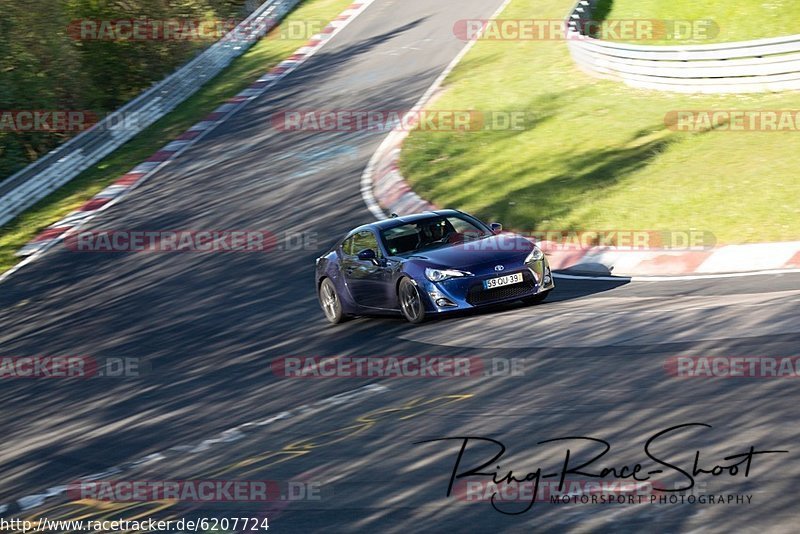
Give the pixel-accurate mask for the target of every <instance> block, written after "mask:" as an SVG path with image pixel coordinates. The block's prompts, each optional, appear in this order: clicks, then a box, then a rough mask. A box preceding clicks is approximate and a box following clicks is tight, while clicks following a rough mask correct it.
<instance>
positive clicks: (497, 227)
mask: <svg viewBox="0 0 800 534" xmlns="http://www.w3.org/2000/svg"><path fill="white" fill-rule="evenodd" d="M489 226H490V227H491V229H492V232H494V233H495V234H499V233H500V232H502V231H503V225H502V224H500V223H496V222H494V223H492V224H491V225H489Z"/></svg>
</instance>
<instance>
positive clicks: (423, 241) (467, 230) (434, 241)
mask: <svg viewBox="0 0 800 534" xmlns="http://www.w3.org/2000/svg"><path fill="white" fill-rule="evenodd" d="M490 235H492V233H491V232H489V231H488V230H486V229H485V228H482V227H481V226H478V225H477V224H475V223H473V222H471V221H468V220H467V219H464V218H461V217H456V216H449V217H431V218H428V219H423V220H420V221H415V222H413V223H409V224H404V225H402V226H396V227H394V228H389V229H387V230H383V231H381V238H382V239H383V243H384V245H385V246H386V250H388V251H389V254H391V255H393V256H403V255H408V254H415V253H417V252H421V251H424V250H430V249H433V248H439V247H443V246H449V245H456V244H459V243H464V242H467V241H474V240H476V239H482V238H484V237H488V236H490Z"/></svg>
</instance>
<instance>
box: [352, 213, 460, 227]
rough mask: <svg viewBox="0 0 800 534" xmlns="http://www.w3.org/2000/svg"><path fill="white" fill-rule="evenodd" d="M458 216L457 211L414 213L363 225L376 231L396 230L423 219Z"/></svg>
mask: <svg viewBox="0 0 800 534" xmlns="http://www.w3.org/2000/svg"><path fill="white" fill-rule="evenodd" d="M460 214H461V212H460V211H458V210H436V211H426V212H424V213H415V214H413V215H403V216H402V217H393V218H391V219H384V220H382V221H378V222H375V223H372V224H368V225H365V227H370V228H374V229H377V230H388V229H390V228H396V227H398V226H403V225H404V224H410V223H415V222H417V221H421V220H423V219H429V218H431V217H436V216H449V215H460Z"/></svg>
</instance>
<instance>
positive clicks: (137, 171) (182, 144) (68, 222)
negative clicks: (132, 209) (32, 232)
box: [0, 0, 375, 281]
mask: <svg viewBox="0 0 800 534" xmlns="http://www.w3.org/2000/svg"><path fill="white" fill-rule="evenodd" d="M374 1H375V0H364V1H363V2H357V3H354V4H351V5H350V6H349V7H348V8H347V9H345V10H344V11H343V12H342V13H341V14H340V15H339V16H338V17H336V18H335V19H334V20H333V21H331V22H330V24H328V25H327V26H326V27H325V28H324V29H323V30H322V31H321V32H320V33H319V34H317V35H314V36H313V37H311V39H310V40H309V41H308V42H307V43H305V44H304V45H303V46H301V47H300V48H298V49H297V50H295V51H294V53H293V54H291V55H290V56H289V57H288V58H287V59H285V60H283V61H282V62H280V63H279V64H277V65H276V66H274V67H273V68H272V69H271V70H270V71H269V72H267V73H266V74H264V75H263V76H261V77H260V78H259V79H258V80H256V81H255V82H254V83H252V84H251V85H250V86H249V87H248V88H247V89H245V90H243V91H242V92H240V93H239V94H238V95H236V96H235V97H233V98H230V99H228V100H227V101H226V102H225V103H223V104H222V105H221V106H219V107H218V108H217V109H215V110H214V111H213V112H211V113H210V114H209V115H208V116H206V117H205V118H204V119H203V120H201V121H200V122H198V123H197V124H195V125H194V126H192V127H191V128H189V129H188V130H187V131H186V132H184V133H183V134H182V135H180V136H179V137H178V138H176V139H174V140H173V141H171V142H170V143H168V144H167V145H165V146H164V147H162V148H161V149H160V150H158V151H157V152H156V153H155V154H153V155H152V156H151V157H149V158H148V159H147V160H145V161H144V162H142V163H140V164H139V165H137V166H136V167H134V168H133V169H131V170H130V171H129V172H128V173H126V174H125V175H123V176H121V177H120V178H119V179H118V180H116V181H115V182H114V183H113V184H111V185H109V186H108V187H106V188H105V189H103V190H102V191H101V192H100V193H98V194H97V195H95V196H94V197H93V198H92V199H91V200H89V201H87V202H86V203H85V204H84V205H83V206H81V207H80V208H78V209H77V210H76V211H73V212H72V213H70V214H69V215H67V216H66V217H64V218H63V219H61V220H60V221H58V222H56V223H53V224H51V225H50V226H49V227H47V228H46V229H45V230H44V231H42V232H41V233H40V234H39V235H37V236H36V237H35V238H34V239H33V240H31V241H30V242H29V243H28V244H26V245H25V246H24V247H22V249H20V250H19V251H18V252H17V253H16V255H17V256H20V257H26V258H27V259H25V260H24V261H22V262H20V263H19V264H17V265H16V266H14V267H13V268H12V269H10V270H9V271H7V272H6V273H4V274H3V275H2V276H0V281H2V280H4V279H5V278H7V277H8V276H10V275H11V274H12V273H14V272H15V271H16V270H18V269H19V268H21V267H22V266H24V265H26V264H28V263H30V262H31V261H33V260H35V259H36V258H37V257H39V256H40V255H41V254H42V253H44V252H45V251H46V250H48V249H49V248H50V247H52V246H53V245H55V244H57V243H58V242H59V241H61V240H63V239H64V238H66V237H68V236H69V235H72V234H74V233H75V232H76V231H77V230H78V229H79V228H80V227H81V226H83V225H84V224H85V223H86V222H88V221H89V220H90V219H92V218H93V217H94V216H95V215H97V214H98V213H100V212H102V211H103V210H105V209H108V208H109V207H111V206H113V205H114V204H116V203H117V202H119V201H121V200H122V199H123V198H124V197H125V196H126V195H127V194H128V193H130V192H131V191H132V190H133V189H135V188H136V187H138V186H140V185H142V184H143V183H144V182H145V181H147V180H148V179H149V178H150V177H152V176H153V175H154V174H156V173H157V172H158V171H159V170H160V169H161V168H163V167H164V166H166V165H168V164H169V163H170V162H172V161H174V160H175V159H176V158H177V157H178V156H180V155H181V154H182V153H183V152H185V151H186V150H187V149H189V148H190V147H191V146H192V145H194V144H196V143H197V142H199V141H200V140H201V139H202V138H203V137H205V136H206V135H208V134H209V133H210V132H211V131H212V130H214V129H215V128H216V127H217V126H219V125H220V124H222V123H224V122H225V121H226V120H228V119H229V118H230V117H231V116H232V115H234V114H235V113H237V112H239V111H240V110H242V109H243V108H244V107H245V106H247V104H248V103H249V102H251V101H253V100H255V99H256V98H258V97H260V96H261V95H263V94H264V93H266V92H267V91H268V90H269V89H271V88H272V87H273V86H274V85H275V84H277V83H278V82H279V81H280V80H282V79H283V78H285V77H286V76H288V75H289V74H291V73H292V72H293V71H294V70H295V69H297V68H298V67H299V66H300V65H302V64H303V63H305V62H306V61H307V60H308V59H309V58H310V57H312V56H313V55H314V54H316V53H317V52H318V51H319V50H321V49H322V48H323V47H324V46H325V45H326V44H327V43H328V42H330V40H331V39H332V38H333V37H334V36H335V35H337V34H338V33H339V32H341V31H342V30H343V29H344V28H345V27H347V25H348V24H350V23H351V22H352V21H353V20H354V19H355V18H356V17H358V16H359V15H360V14H361V13H363V12H364V11H365V10H366V9H367V8H368V7H369V6H370V5H371V4H372V3H373V2H374Z"/></svg>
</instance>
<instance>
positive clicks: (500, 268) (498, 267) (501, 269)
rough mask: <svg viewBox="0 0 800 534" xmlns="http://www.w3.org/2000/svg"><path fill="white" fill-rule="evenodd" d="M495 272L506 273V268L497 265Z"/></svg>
mask: <svg viewBox="0 0 800 534" xmlns="http://www.w3.org/2000/svg"><path fill="white" fill-rule="evenodd" d="M494 270H495V271H498V272H500V271H505V270H506V268H505V267H503V266H502V265H495V267H494Z"/></svg>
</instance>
